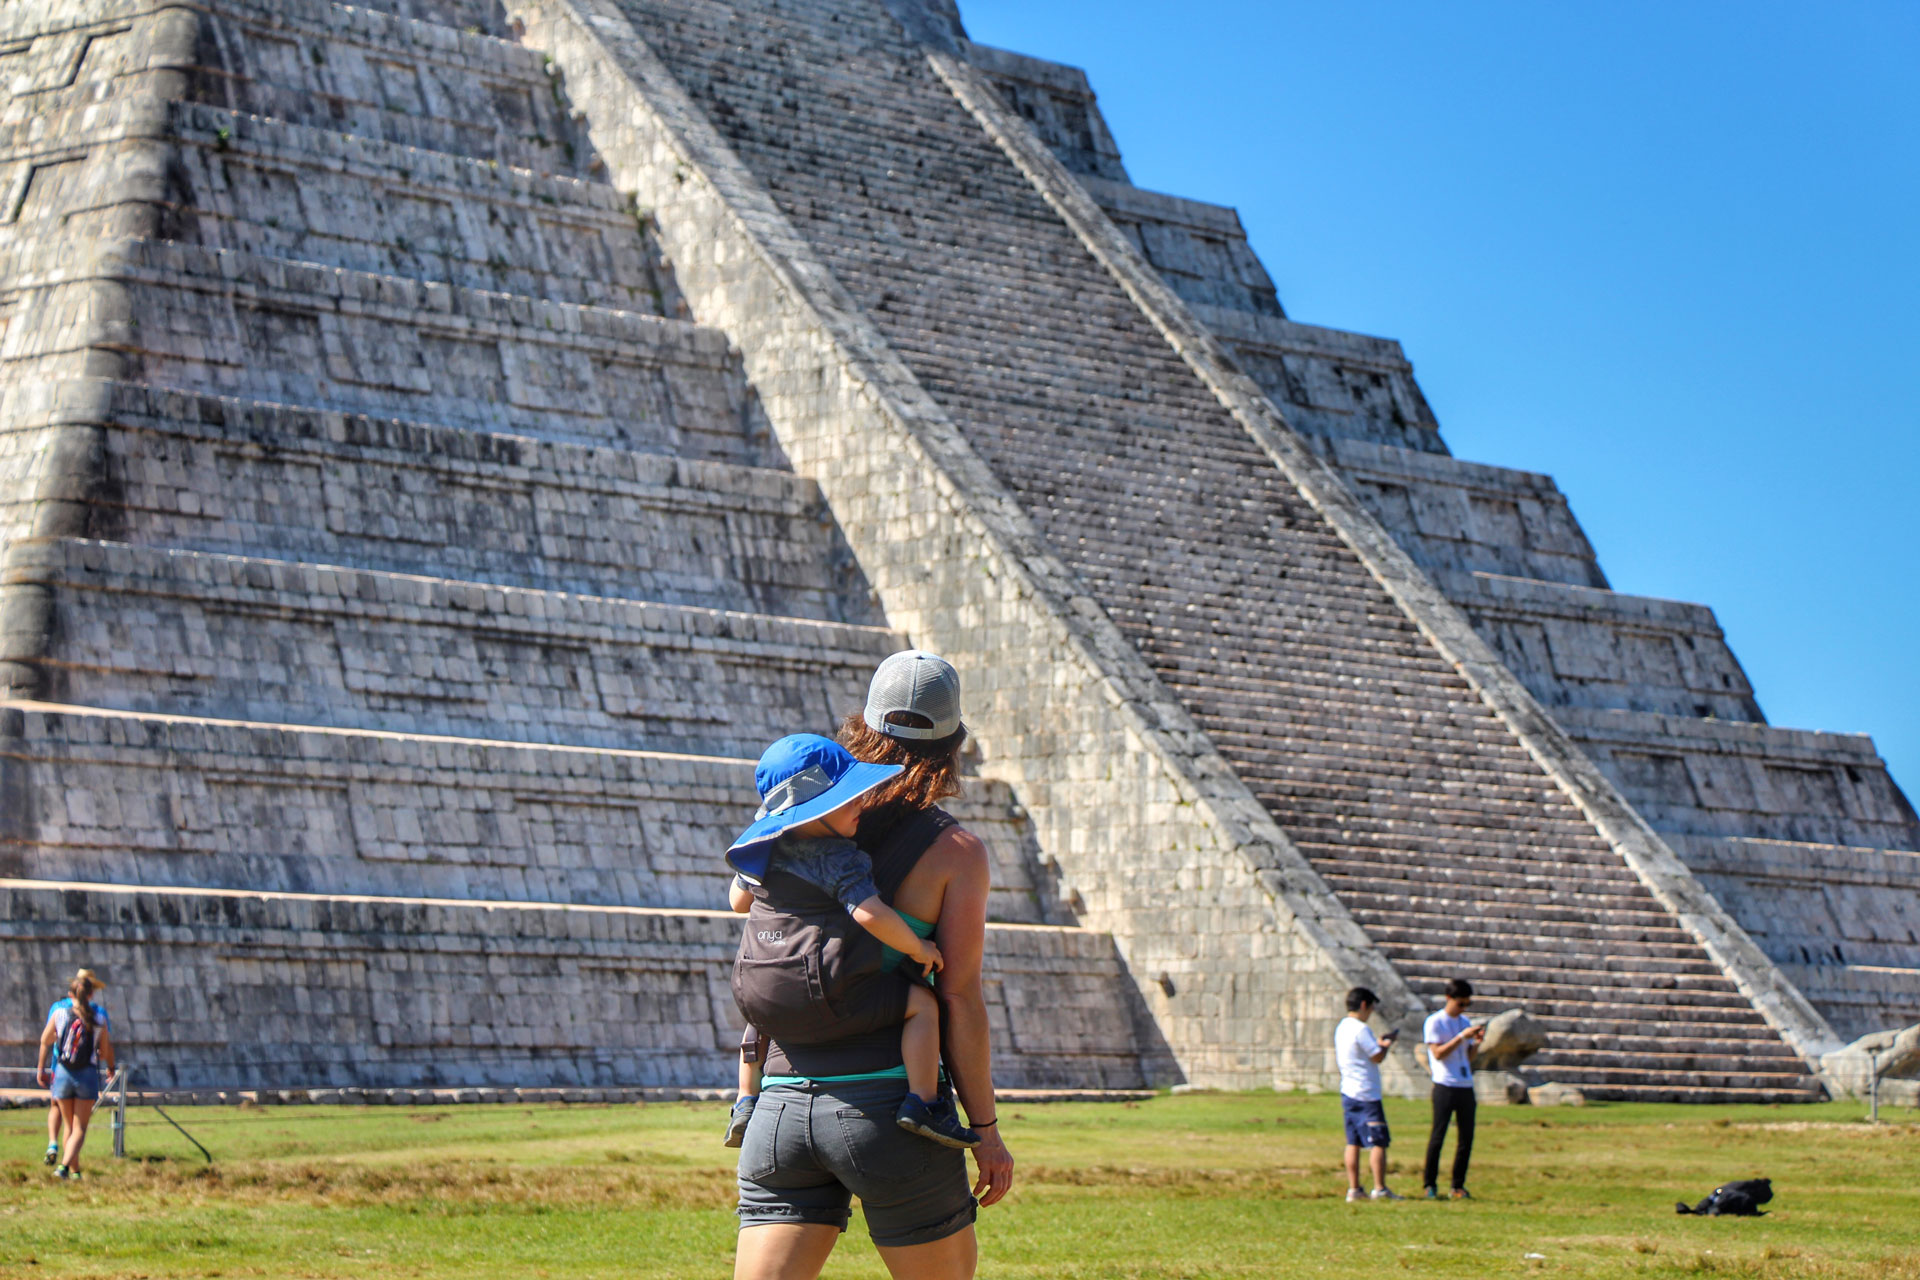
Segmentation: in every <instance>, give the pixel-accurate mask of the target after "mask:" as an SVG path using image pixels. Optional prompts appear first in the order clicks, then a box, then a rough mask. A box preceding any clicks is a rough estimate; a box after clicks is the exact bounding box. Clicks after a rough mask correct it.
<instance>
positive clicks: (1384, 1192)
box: [1368, 1187, 1406, 1200]
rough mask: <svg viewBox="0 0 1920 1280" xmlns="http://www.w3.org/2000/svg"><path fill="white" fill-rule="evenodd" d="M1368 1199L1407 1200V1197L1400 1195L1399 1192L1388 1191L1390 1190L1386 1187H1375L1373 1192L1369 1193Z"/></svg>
mask: <svg viewBox="0 0 1920 1280" xmlns="http://www.w3.org/2000/svg"><path fill="white" fill-rule="evenodd" d="M1368 1199H1371V1200H1405V1199H1406V1197H1405V1196H1403V1195H1401V1194H1400V1193H1399V1192H1397V1191H1392V1190H1389V1189H1388V1188H1386V1187H1375V1188H1374V1189H1373V1190H1372V1191H1371V1192H1369V1193H1368Z"/></svg>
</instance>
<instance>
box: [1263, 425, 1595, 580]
mask: <svg viewBox="0 0 1920 1280" xmlns="http://www.w3.org/2000/svg"><path fill="white" fill-rule="evenodd" d="M1289 421H1291V418H1289ZM1303 438H1304V439H1305V440H1306V442H1307V443H1308V444H1310V445H1311V446H1312V447H1313V449H1314V450H1315V451H1316V452H1318V453H1319V454H1320V456H1321V457H1323V458H1325V459H1326V460H1327V461H1328V462H1331V463H1332V464H1333V465H1334V466H1335V467H1336V468H1338V469H1339V471H1340V474H1341V475H1342V476H1343V477H1344V478H1345V479H1346V481H1347V484H1348V485H1349V486H1350V487H1351V488H1352V489H1353V492H1354V494H1355V496H1357V497H1358V498H1359V499H1360V500H1361V502H1362V503H1364V504H1365V505H1366V507H1367V510H1368V511H1369V512H1370V513H1371V514H1372V515H1373V518H1374V519H1376V520H1378V521H1379V522H1380V523H1381V524H1382V525H1383V526H1385V528H1386V529H1387V531H1388V532H1389V533H1391V534H1392V535H1393V537H1394V541H1396V542H1398V543H1399V544H1400V546H1401V549H1403V550H1404V551H1405V552H1406V553H1407V554H1408V555H1409V556H1411V557H1412V558H1413V560H1414V563H1416V564H1418V565H1419V566H1420V567H1421V568H1423V569H1426V570H1427V571H1428V572H1429V573H1497V574H1504V575H1507V576H1509V577H1515V578H1536V579H1539V580H1540V581H1542V582H1564V583H1567V584H1568V585H1570V586H1577V587H1602V588H1604V587H1605V586H1606V585H1607V577H1606V574H1604V573H1603V572H1601V569H1600V562H1599V560H1598V559H1597V558H1596V556H1595V554H1594V550H1593V546H1592V544H1591V543H1589V542H1588V541H1587V536H1586V534H1585V533H1584V532H1583V531H1582V530H1581V528H1580V522H1579V521H1578V520H1576V519H1575V518H1574V515H1573V510H1572V508H1571V507H1570V506H1568V504H1567V499H1566V495H1565V494H1563V493H1561V492H1560V487H1559V485H1557V484H1555V483H1554V481H1553V477H1552V476H1548V475H1542V474H1540V473H1538V472H1534V471H1519V470H1515V469H1514V468H1512V467H1495V466H1488V465H1487V464H1485V463H1480V462H1466V461H1463V460H1461V459H1459V458H1454V457H1449V456H1447V455H1445V454H1439V453H1432V452H1425V451H1421V450H1418V449H1411V448H1399V447H1395V446H1392V445H1387V444H1379V443H1374V442H1371V441H1367V440H1356V439H1351V438H1346V437H1340V436H1328V435H1310V436H1305V437H1303Z"/></svg>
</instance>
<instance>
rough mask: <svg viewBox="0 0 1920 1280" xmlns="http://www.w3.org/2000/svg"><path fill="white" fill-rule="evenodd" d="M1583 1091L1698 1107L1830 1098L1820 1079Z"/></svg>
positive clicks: (1601, 1097) (1603, 1098) (1607, 1098)
mask: <svg viewBox="0 0 1920 1280" xmlns="http://www.w3.org/2000/svg"><path fill="white" fill-rule="evenodd" d="M1581 1092H1582V1093H1583V1094H1585V1095H1586V1096H1587V1097H1588V1098H1591V1099H1592V1100H1593V1101H1595V1102H1679V1103H1686V1104H1688V1105H1697V1106H1708V1105H1711V1106H1742V1105H1744V1106H1781V1105H1785V1104H1788V1103H1797V1102H1823V1101H1825V1100H1826V1092H1825V1090H1824V1089H1822V1088H1821V1087H1820V1085H1819V1084H1818V1082H1814V1083H1812V1084H1809V1085H1807V1086H1806V1087H1805V1088H1800V1089H1754V1088H1734V1089H1705V1088H1690V1087H1687V1086H1685V1085H1675V1084H1671V1083H1669V1084H1658V1083H1656V1084H1647V1085H1608V1086H1596V1087H1594V1088H1590V1089H1589V1088H1586V1087H1584V1086H1583V1087H1582V1089H1581Z"/></svg>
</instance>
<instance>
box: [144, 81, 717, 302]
mask: <svg viewBox="0 0 1920 1280" xmlns="http://www.w3.org/2000/svg"><path fill="white" fill-rule="evenodd" d="M171 110H172V120H171V129H172V133H173V136H174V138H175V139H176V140H177V141H178V144H179V145H178V146H177V147H176V149H175V153H174V166H173V168H172V170H171V171H170V179H171V182H172V189H171V191H170V193H169V196H170V199H169V203H168V209H167V214H166V216H165V217H164V218H163V220H162V224H161V225H162V227H163V229H164V234H165V235H166V237H167V238H168V239H172V240H183V241H188V242H191V243H195V244H200V245H204V246H207V247H208V248H216V249H238V250H243V251H246V252H250V253H255V254H259V255H262V256H265V257H277V258H289V259H294V260H297V261H301V262H311V263H317V264H320V265H322V266H332V267H345V268H347V269H349V270H355V271H371V272H375V273H379V274H383V275H397V276H405V277H409V278H412V279H420V280H434V281H441V282H444V283H448V284H456V285H463V286H466V287H468V288H475V289H485V290H490V291H492V292H496V293H512V294H524V295H527V296H530V297H536V298H543V299H547V300H550V301H556V302H574V303H586V304H592V305H596V306H605V307H614V308H618V309H622V310H628V311H640V312H646V313H662V312H665V313H669V314H680V312H678V311H677V310H676V304H675V303H674V302H672V301H670V298H671V295H672V289H673V285H672V280H671V277H670V276H669V274H668V273H667V271H666V270H665V268H664V266H663V265H662V264H661V263H660V262H659V260H658V255H657V251H656V250H655V248H654V246H653V245H652V244H651V242H650V240H649V238H648V237H647V235H646V234H645V233H644V230H643V228H644V224H645V218H644V216H643V215H642V214H640V213H639V212H637V211H636V210H635V209H634V208H633V206H632V202H631V201H630V200H628V199H625V198H623V197H621V196H620V195H619V194H618V193H616V192H615V191H614V190H613V189H612V188H611V187H608V186H605V185H602V184H598V183H591V182H583V181H580V180H578V179H575V178H556V177H550V176H547V175H545V174H541V173H536V172H533V171H531V170H527V169H517V168H513V167H511V166H508V165H502V164H499V163H496V162H493V161H486V160H480V159H475V158H472V157H467V156H454V155H444V154H440V153H436V152H425V151H421V150H418V149H417V148H413V147H406V146H401V145H399V144H397V143H392V142H385V141H381V140H378V139H372V138H366V137H362V136H359V135H356V134H345V133H338V132H334V131H331V130H327V129H319V128H310V127H305V126H301V125H291V124H287V123H285V122H283V121H279V120H272V119H267V118H264V117H261V116H253V115H246V114H244V113H240V112H234V111H226V110H222V109H218V108H214V107H208V106H205V105H201V104H195V103H175V104H173V106H172V109H171Z"/></svg>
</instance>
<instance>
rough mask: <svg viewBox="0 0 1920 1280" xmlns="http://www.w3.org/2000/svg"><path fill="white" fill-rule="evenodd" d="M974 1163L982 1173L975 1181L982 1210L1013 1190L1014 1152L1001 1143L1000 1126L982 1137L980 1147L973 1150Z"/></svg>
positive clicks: (976, 1193)
mask: <svg viewBox="0 0 1920 1280" xmlns="http://www.w3.org/2000/svg"><path fill="white" fill-rule="evenodd" d="M973 1163H974V1164H975V1166H976V1167H978V1169H979V1171H980V1174H979V1176H978V1177H977V1178H975V1179H974V1181H973V1194H974V1196H975V1197H977V1198H978V1199H979V1201H980V1207H981V1208H983V1209H984V1208H986V1207H987V1206H988V1205H990V1204H997V1203H999V1201H1000V1200H1001V1199H1002V1198H1003V1197H1004V1196H1005V1195H1006V1194H1007V1192H1009V1191H1011V1190H1013V1152H1011V1151H1009V1150H1007V1144H1006V1143H1005V1142H1003V1141H1001V1139H1000V1127H999V1126H998V1125H995V1126H994V1127H993V1128H991V1129H989V1130H987V1131H986V1132H985V1133H983V1134H981V1135H980V1145H979V1146H977V1147H975V1148H974V1149H973Z"/></svg>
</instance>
